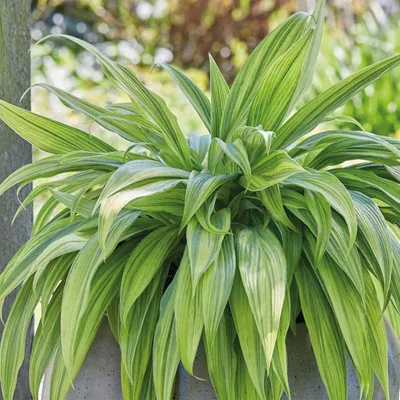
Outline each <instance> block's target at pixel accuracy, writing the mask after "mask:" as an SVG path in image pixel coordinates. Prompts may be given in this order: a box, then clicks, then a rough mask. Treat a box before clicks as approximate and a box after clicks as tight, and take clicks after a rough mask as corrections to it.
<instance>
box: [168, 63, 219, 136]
mask: <svg viewBox="0 0 400 400" xmlns="http://www.w3.org/2000/svg"><path fill="white" fill-rule="evenodd" d="M161 66H162V67H163V68H164V70H165V71H167V72H168V74H169V75H170V76H171V77H172V78H173V79H174V80H175V82H176V83H177V84H178V86H179V87H180V89H181V90H182V92H183V93H184V94H185V96H186V98H187V99H188V100H189V101H190V103H191V104H192V106H193V107H194V109H195V110H196V112H197V114H199V116H200V118H201V120H202V121H203V122H204V125H205V126H206V128H207V129H208V131H209V132H211V104H210V100H208V98H207V96H206V95H205V94H204V92H203V91H202V90H201V89H200V88H199V87H198V86H197V85H196V84H195V83H194V82H193V81H192V80H191V79H190V78H188V77H187V76H186V75H185V74H184V73H183V72H182V71H180V70H179V69H178V68H175V67H173V66H172V65H168V64H161Z"/></svg>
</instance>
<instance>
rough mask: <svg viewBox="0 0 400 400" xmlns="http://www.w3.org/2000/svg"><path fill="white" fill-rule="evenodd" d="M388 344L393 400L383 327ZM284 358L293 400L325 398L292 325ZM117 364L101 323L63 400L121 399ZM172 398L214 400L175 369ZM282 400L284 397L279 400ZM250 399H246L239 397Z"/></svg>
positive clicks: (305, 340)
mask: <svg viewBox="0 0 400 400" xmlns="http://www.w3.org/2000/svg"><path fill="white" fill-rule="evenodd" d="M387 336H388V343H389V384H390V400H398V399H399V393H400V357H397V355H398V354H400V343H399V342H398V341H397V339H396V338H395V335H394V333H393V332H392V330H391V328H390V327H387ZM287 346H288V357H289V380H290V386H291V390H292V399H294V400H305V399H307V400H328V396H327V393H326V391H325V388H324V385H323V383H322V380H321V378H320V376H319V373H318V368H317V364H316V361H315V358H314V354H313V352H312V348H311V343H310V339H309V335H308V331H307V328H306V326H305V324H298V325H297V336H296V337H295V336H293V335H292V334H289V336H288V339H287ZM120 362H121V357H120V354H119V348H118V344H117V343H116V341H115V339H114V337H113V336H112V333H111V331H110V328H109V327H108V324H107V322H106V320H104V321H103V323H102V325H101V327H100V329H99V332H98V334H97V336H96V339H95V341H94V342H93V345H92V347H91V349H90V351H89V353H88V356H87V358H86V360H85V362H84V364H83V365H82V368H81V371H80V372H79V374H78V376H77V378H76V379H75V383H74V386H75V390H73V389H71V391H70V393H69V394H68V397H67V399H68V400H122V395H121V384H120V376H119V374H120ZM347 364H348V388H349V389H348V399H349V400H358V399H359V398H360V393H359V384H358V380H357V376H356V373H355V371H354V368H353V366H352V364H351V361H350V360H349V359H348V360H347ZM195 373H196V375H197V376H199V377H202V378H206V377H207V367H206V360H205V356H204V351H202V350H200V351H199V354H198V356H197V358H196V362H195ZM48 378H49V377H48V376H46V377H45V381H44V385H43V396H42V399H43V400H49V397H48V393H49V379H48ZM173 398H174V399H180V400H214V399H217V396H216V395H215V392H214V390H213V388H212V386H211V384H210V383H209V382H208V381H199V380H197V379H195V378H193V377H191V376H189V375H188V374H187V373H186V372H185V370H184V369H183V368H182V367H180V368H179V371H178V374H177V383H176V387H175V393H174V397H173ZM283 399H285V400H286V397H283ZM243 400H252V399H243ZM374 400H384V396H383V393H382V390H381V388H380V386H379V384H378V383H376V385H375V393H374Z"/></svg>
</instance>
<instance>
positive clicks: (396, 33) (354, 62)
mask: <svg viewBox="0 0 400 400" xmlns="http://www.w3.org/2000/svg"><path fill="white" fill-rule="evenodd" d="M321 50H322V51H321V54H320V59H319V62H318V63H317V71H316V75H315V79H314V87H313V90H312V91H311V92H310V93H309V97H310V98H311V97H314V95H315V94H317V93H319V92H321V91H322V90H324V89H327V88H328V87H330V86H331V85H332V84H333V83H334V82H337V81H339V80H341V79H343V78H345V77H346V76H348V75H350V74H351V73H353V72H355V71H358V70H360V69H362V68H364V67H367V66H369V65H371V64H373V63H374V62H377V61H379V60H382V59H384V58H386V57H389V56H391V55H393V54H396V53H400V26H399V14H398V13H392V14H391V15H389V16H388V15H387V14H386V13H384V12H383V9H382V8H381V7H379V5H378V4H374V6H373V7H370V8H369V9H368V10H367V11H366V12H365V13H364V14H363V17H362V18H360V19H359V21H358V22H357V23H355V24H353V25H351V26H350V27H349V31H346V30H341V29H338V28H337V27H331V28H328V29H327V31H326V32H325V35H324V39H323V43H322V49H321ZM337 115H338V116H339V115H346V116H351V117H353V118H355V119H356V120H357V121H358V122H360V124H361V125H362V126H363V128H364V129H365V130H366V131H368V132H373V133H376V134H379V135H390V136H397V137H399V136H400V70H399V69H394V70H393V71H392V72H391V73H389V74H387V75H385V76H383V77H381V78H380V79H378V80H377V81H376V82H375V83H374V84H373V85H371V86H369V87H367V88H366V89H365V90H364V91H363V92H362V93H361V94H359V95H358V96H356V97H355V98H353V99H352V100H351V101H349V102H348V103H347V104H346V105H345V106H344V107H342V109H341V110H340V112H339V113H337ZM334 125H335V126H336V127H339V128H341V127H343V123H341V122H339V121H335V123H334Z"/></svg>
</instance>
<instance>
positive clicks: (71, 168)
mask: <svg viewBox="0 0 400 400" xmlns="http://www.w3.org/2000/svg"><path fill="white" fill-rule="evenodd" d="M323 10H324V1H323V0H321V1H320V2H319V3H318V5H317V8H316V10H315V11H314V15H312V16H310V15H308V14H306V13H298V14H295V15H293V16H292V17H290V18H289V19H288V20H287V21H285V22H284V23H283V24H282V25H280V26H279V27H278V28H277V29H276V30H275V31H273V32H272V33H271V34H270V35H268V36H267V37H266V38H265V40H264V41H263V42H261V43H260V45H259V46H258V47H257V49H256V50H255V51H254V52H253V53H252V54H251V56H250V57H249V59H248V61H247V63H246V64H245V66H244V67H243V69H242V70H241V72H240V73H239V74H238V76H237V78H236V80H235V81H234V83H233V85H232V87H228V85H227V84H226V82H225V80H224V78H223V76H222V74H221V73H220V71H219V69H218V67H217V65H216V64H215V63H214V62H213V60H211V71H210V74H211V102H210V101H209V99H208V98H207V97H206V96H205V94H204V93H202V92H201V91H200V90H199V89H198V87H197V86H196V85H195V84H194V83H193V82H191V81H190V80H189V79H188V78H187V77H186V76H185V75H184V74H183V73H182V72H180V71H179V70H177V69H175V68H174V67H171V66H167V65H164V68H165V69H166V71H167V72H168V73H169V74H170V75H171V76H172V77H173V78H174V79H175V80H176V82H177V83H178V85H179V87H180V88H181V89H182V90H183V92H184V93H185V95H186V96H187V97H188V99H189V100H190V101H191V103H192V104H193V107H194V108H195V109H196V111H197V112H198V114H199V115H200V117H201V119H202V120H203V122H204V125H205V127H206V129H207V130H208V131H209V134H205V135H203V136H192V137H190V138H189V139H188V140H186V139H185V136H184V135H183V133H182V132H181V130H180V128H179V124H178V121H177V120H176V118H175V117H174V116H173V115H172V113H171V112H170V111H169V109H168V108H167V106H166V104H165V103H164V101H163V100H162V99H161V98H160V97H159V96H157V95H156V94H154V93H152V92H151V91H149V90H148V89H147V88H146V87H145V86H144V85H143V84H142V83H141V82H140V81H139V80H138V78H137V77H136V76H135V74H134V73H133V72H132V71H130V70H129V69H127V68H125V67H124V66H122V65H120V64H117V63H115V62H113V61H111V60H109V59H108V58H106V57H104V56H103V55H102V54H101V53H99V52H98V51H97V50H96V49H95V48H94V47H92V46H91V45H89V44H87V43H85V42H82V41H80V40H79V39H76V38H69V39H70V40H72V41H75V42H77V43H78V44H80V45H81V46H83V47H84V48H86V49H87V50H89V51H91V52H92V53H93V54H94V55H95V56H96V57H97V59H98V60H99V62H100V63H101V65H102V67H103V69H104V71H105V73H106V75H107V76H108V77H109V78H110V79H111V80H112V81H113V82H114V83H115V84H116V85H117V86H118V87H119V88H120V89H122V90H123V91H124V92H126V93H127V94H128V95H129V97H130V99H131V102H130V103H129V104H114V105H111V106H108V107H106V108H101V107H99V106H95V105H93V104H89V103H87V102H85V101H84V100H81V99H78V98H76V97H74V96H71V95H70V94H68V93H66V92H63V91H62V90H60V89H56V88H54V87H51V86H49V85H43V86H44V87H46V88H47V89H49V90H51V91H52V92H53V93H54V94H56V95H57V96H58V97H59V98H60V100H61V101H62V102H63V103H64V104H65V105H67V106H68V107H71V108H73V109H75V110H78V111H81V112H82V113H84V114H86V115H87V116H89V117H90V118H92V119H93V120H94V121H95V122H96V123H98V124H99V125H101V126H103V127H105V128H107V129H108V130H109V131H111V132H114V133H116V134H119V135H121V136H123V137H124V138H126V139H128V140H130V141H131V142H132V147H131V148H130V149H129V150H128V151H126V152H125V151H118V150H117V149H114V148H112V147H111V146H109V145H108V144H106V143H105V142H103V141H101V140H99V139H97V138H96V137H93V136H90V135H89V134H87V133H85V132H83V131H81V130H78V129H76V128H73V127H71V126H67V125H64V124H61V123H59V122H56V121H52V120H50V119H47V118H45V117H42V116H39V115H36V114H33V113H30V112H28V111H24V110H22V109H20V108H18V107H15V106H12V105H10V104H7V103H5V102H0V117H1V119H3V120H4V121H5V122H6V123H7V124H8V125H9V126H10V127H11V128H13V129H14V130H15V131H16V132H17V133H18V134H19V135H21V136H22V137H23V138H25V139H27V140H28V141H30V142H31V143H32V144H33V145H35V146H38V147H39V148H41V149H42V150H44V151H46V152H49V153H52V154H53V155H51V156H48V157H46V158H44V159H43V160H40V161H38V162H36V163H33V164H31V165H27V166H25V167H23V168H21V169H20V170H18V171H17V172H15V173H14V174H13V175H11V176H10V177H9V178H7V179H6V180H5V181H4V182H3V183H2V185H1V187H0V191H1V192H4V191H5V190H7V189H8V188H10V187H12V186H13V185H15V184H18V183H20V184H22V185H25V184H27V183H28V182H31V181H34V180H36V179H38V178H42V177H46V178H50V177H51V178H52V179H50V180H48V183H44V184H40V185H38V186H36V187H35V188H34V190H33V191H32V192H31V193H30V195H29V196H28V197H27V198H26V199H25V200H24V202H23V204H22V206H21V207H23V206H26V205H27V204H28V203H30V202H31V201H32V200H33V199H34V198H35V197H36V196H37V195H39V194H40V193H42V192H44V191H50V192H51V197H50V199H49V200H48V201H47V202H46V203H45V204H44V205H43V207H42V208H41V210H40V212H39V214H38V216H37V218H36V221H35V225H34V229H33V233H32V237H31V239H30V240H29V241H28V242H27V243H26V244H25V245H24V246H23V247H22V248H21V249H20V250H19V251H18V253H17V254H16V255H15V257H14V258H13V259H12V260H11V262H10V263H9V265H8V266H7V268H6V269H5V271H4V272H3V273H2V275H1V277H0V300H4V298H5V296H6V295H7V294H8V293H10V292H11V291H12V290H14V289H15V288H16V287H17V286H18V285H20V284H21V283H22V288H21V290H20V291H19V294H18V297H17V300H16V301H15V304H14V306H13V309H12V311H11V314H10V316H9V318H8V321H7V323H6V326H5V330H4V335H3V339H2V342H1V348H0V352H1V357H0V380H1V384H2V391H3V394H4V398H5V399H6V400H11V398H12V396H13V392H14V388H15V384H16V379H17V373H18V369H19V367H20V365H21V363H22V360H23V355H24V340H25V330H26V327H27V324H28V321H29V320H30V318H31V316H32V313H33V311H34V309H35V307H36V305H37V304H38V303H39V302H40V303H41V307H42V318H41V320H40V323H39V327H38V330H37V332H36V335H35V340H34V344H33V351H32V357H31V367H30V385H31V390H32V394H33V396H34V398H35V399H37V398H38V388H39V384H40V381H41V379H42V376H43V374H44V372H45V369H46V367H47V365H48V364H49V362H50V360H52V359H54V367H53V370H52V376H51V399H54V400H60V399H64V398H65V396H66V393H67V391H68V390H69V388H70V387H71V382H72V381H73V379H74V377H75V375H76V374H77V372H78V370H79V368H80V366H81V364H82V362H83V360H84V358H85V355H86V353H87V351H88V349H89V347H90V344H91V342H92V340H93V338H94V336H95V334H96V330H97V329H98V327H99V324H100V322H101V320H102V318H103V316H104V314H105V313H106V314H107V316H108V320H109V322H110V326H111V328H112V330H113V332H114V335H115V337H116V339H117V340H118V342H119V345H120V348H121V354H122V366H121V370H122V373H121V375H122V386H123V394H124V397H125V398H126V399H140V400H143V399H155V398H156V399H158V400H161V399H170V398H171V393H172V389H173V384H174V379H175V374H176V370H177V368H178V364H179V362H182V364H183V366H184V367H185V368H186V370H187V371H188V372H189V373H193V362H194V359H195V355H196V352H197V351H198V346H199V343H200V341H201V340H202V341H203V343H204V347H205V351H206V356H207V363H208V371H209V375H210V379H211V382H212V384H213V386H214V388H215V391H216V393H217V396H218V398H219V399H226V400H233V399H238V400H243V399H261V400H267V399H279V398H280V396H281V395H282V393H283V392H286V393H287V394H288V395H289V393H290V388H289V383H288V376H287V363H288V361H287V354H286V346H285V339H286V336H287V334H288V331H289V329H290V327H291V329H295V323H296V318H297V316H298V315H299V313H300V311H301V312H302V313H303V315H304V319H305V322H306V324H307V327H308V330H309V333H310V337H311V341H312V346H313V350H314V353H315V356H316V359H317V362H318V367H319V371H320V373H321V376H322V379H323V381H324V383H325V386H326V389H327V391H328V394H329V396H330V398H331V399H335V400H341V399H346V396H347V395H346V391H347V390H346V389H347V388H346V382H347V378H346V377H347V372H346V362H345V354H346V352H347V353H348V354H349V355H350V357H351V359H352V362H353V364H354V366H355V369H356V371H357V374H358V378H359V381H360V387H361V391H362V393H363V394H364V395H365V396H366V398H371V396H372V392H373V382H374V379H373V377H374V375H376V376H377V378H378V380H379V381H380V383H381V385H382V387H383V390H384V392H385V393H386V395H387V397H388V366H387V363H388V361H387V342H386V336H385V327H384V321H383V318H382V315H383V311H384V310H389V315H390V316H391V318H392V320H393V321H395V322H396V321H397V318H398V317H397V314H396V313H397V310H398V309H399V307H400V228H399V223H400V219H399V218H400V186H399V183H398V180H399V177H400V167H399V166H400V160H399V159H400V142H398V141H396V140H394V139H391V138H384V137H380V136H378V135H375V134H373V133H367V132H360V131H330V132H324V131H322V132H321V130H319V132H318V133H314V134H312V135H311V134H310V133H311V132H312V131H313V130H314V128H317V127H318V126H319V124H320V123H322V122H323V121H324V119H325V118H326V117H327V116H328V115H329V114H330V113H332V112H333V111H334V110H335V109H337V108H338V107H340V106H341V105H342V104H344V103H345V102H346V101H347V100H348V99H350V98H351V97H352V96H353V95H355V94H356V93H357V92H359V91H360V90H362V89H363V88H364V87H366V86H367V85H369V84H370V83H371V82H373V81H374V80H375V79H377V78H378V77H379V76H381V75H382V74H383V73H385V72H387V71H389V70H390V69H392V68H393V67H395V66H396V65H398V64H399V63H400V56H399V55H396V56H393V57H391V58H388V59H386V60H384V61H381V62H378V63H376V64H374V65H371V66H368V67H367V68H365V69H363V70H361V71H360V72H357V73H355V74H354V75H351V76H349V77H348V78H346V79H344V80H343V81H341V82H339V83H337V84H335V85H334V86H332V87H331V88H330V89H328V90H327V91H324V92H322V93H321V94H319V95H318V96H317V97H316V98H314V99H313V100H311V101H309V102H308V103H306V104H305V105H304V106H303V107H301V108H300V109H298V111H297V112H296V113H294V114H291V112H292V109H293V107H294V106H295V105H296V103H297V101H298V100H299V99H301V97H302V95H303V94H304V93H305V91H306V90H307V89H308V87H309V86H310V84H311V80H312V75H313V71H314V66H315V62H316V59H317V54H318V50H319V46H320V42H321V35H322V29H323ZM348 161H351V163H348ZM65 173H69V174H67V175H66V174H65ZM60 206H61V211H59V212H56V210H59V207H60ZM55 213H56V215H54V214H55Z"/></svg>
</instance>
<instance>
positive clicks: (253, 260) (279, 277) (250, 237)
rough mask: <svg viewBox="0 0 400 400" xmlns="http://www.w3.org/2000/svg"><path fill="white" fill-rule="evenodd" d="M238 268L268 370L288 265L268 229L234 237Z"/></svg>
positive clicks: (277, 327)
mask: <svg viewBox="0 0 400 400" xmlns="http://www.w3.org/2000/svg"><path fill="white" fill-rule="evenodd" d="M236 248H237V250H236V251H237V258H238V267H239V271H240V275H241V278H242V282H243V286H244V288H245V290H246V294H247V297H248V299H249V304H250V307H251V310H252V313H253V316H254V319H255V322H256V325H257V329H258V332H259V335H260V337H261V342H262V345H263V348H264V353H265V360H266V367H267V371H268V370H269V367H270V364H271V360H272V354H273V352H274V347H275V343H276V338H277V335H278V329H279V321H280V317H281V312H282V307H283V302H284V299H285V289H286V279H287V270H286V268H287V266H286V258H285V254H284V251H283V249H282V246H281V244H280V242H279V240H278V239H277V238H276V237H275V236H274V234H273V233H272V232H271V231H269V230H268V229H262V228H258V229H249V228H248V229H244V230H241V231H240V232H239V234H238V235H237V236H236Z"/></svg>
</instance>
